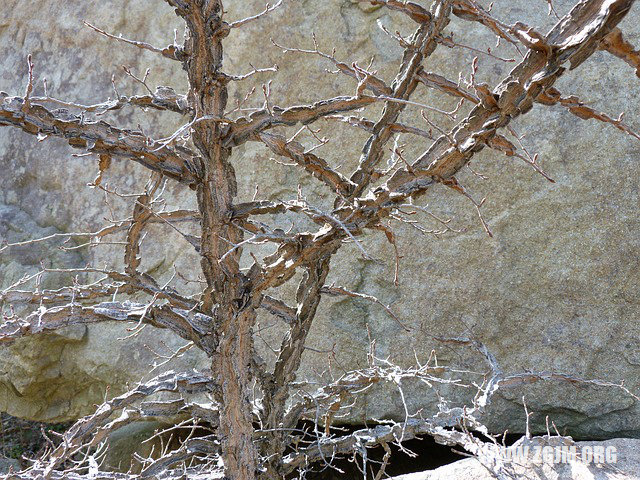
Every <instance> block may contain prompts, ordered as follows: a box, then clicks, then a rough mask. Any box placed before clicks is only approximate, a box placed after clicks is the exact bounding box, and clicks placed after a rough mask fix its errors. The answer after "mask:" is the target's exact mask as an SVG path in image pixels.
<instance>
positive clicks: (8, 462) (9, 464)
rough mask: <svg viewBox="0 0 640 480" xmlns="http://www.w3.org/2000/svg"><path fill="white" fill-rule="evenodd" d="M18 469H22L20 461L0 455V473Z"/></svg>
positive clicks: (17, 470)
mask: <svg viewBox="0 0 640 480" xmlns="http://www.w3.org/2000/svg"><path fill="white" fill-rule="evenodd" d="M20 470H22V467H21V466H20V462H19V461H18V460H16V459H15V458H5V457H0V473H9V472H10V471H13V472H19V471H20Z"/></svg>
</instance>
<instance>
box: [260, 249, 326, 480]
mask: <svg viewBox="0 0 640 480" xmlns="http://www.w3.org/2000/svg"><path fill="white" fill-rule="evenodd" d="M333 253H335V250H334V251H331V252H328V253H326V254H325V256H323V257H320V258H319V259H318V262H317V263H316V264H314V265H309V266H307V269H306V271H305V273H304V276H303V278H302V280H301V281H300V284H299V285H298V290H297V293H296V301H297V304H298V305H297V318H296V322H295V323H294V324H293V325H292V326H291V328H290V330H289V332H288V333H287V336H286V337H285V339H284V341H283V343H282V345H281V347H280V353H279V355H278V360H277V361H276V365H275V368H274V371H273V376H272V381H271V383H270V384H269V385H265V392H264V397H265V398H264V402H263V403H264V418H265V422H266V424H267V427H268V428H269V429H271V433H270V437H269V442H268V443H266V444H265V446H264V447H263V448H264V450H263V452H262V454H263V456H265V457H267V458H268V459H269V460H268V461H267V462H266V465H265V468H266V471H265V472H264V474H263V475H262V477H261V478H262V479H264V480H271V479H275V478H280V475H279V472H278V466H279V464H280V460H281V459H282V454H283V453H284V449H285V437H286V435H287V433H288V430H287V429H288V428H290V427H292V426H290V425H284V424H283V419H284V414H285V410H286V402H287V399H288V397H289V385H290V384H291V383H292V382H294V381H295V379H296V372H297V370H298V368H299V367H300V362H301V360H302V354H303V353H304V345H305V342H306V340H307V335H308V334H309V330H310V329H311V324H312V323H313V319H314V317H315V314H316V310H317V309H318V305H319V304H320V299H321V295H320V289H321V288H322V287H323V286H324V282H325V280H326V278H327V275H328V273H329V262H330V260H331V255H332V254H333Z"/></svg>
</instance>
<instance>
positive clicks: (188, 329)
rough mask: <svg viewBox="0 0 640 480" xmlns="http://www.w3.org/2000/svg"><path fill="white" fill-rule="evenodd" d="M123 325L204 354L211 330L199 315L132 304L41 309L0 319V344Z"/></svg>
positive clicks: (211, 323) (206, 319)
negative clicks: (162, 333) (169, 337)
mask: <svg viewBox="0 0 640 480" xmlns="http://www.w3.org/2000/svg"><path fill="white" fill-rule="evenodd" d="M109 321H114V322H127V323H136V324H143V323H144V324H148V325H151V326H154V327H156V328H167V329H169V330H171V331H172V332H174V333H176V334H177V335H178V336H180V337H181V338H183V339H185V340H188V341H192V342H194V343H195V344H196V345H197V346H198V347H199V348H201V349H202V350H204V351H205V352H206V351H207V350H209V347H208V346H207V344H206V343H204V340H206V339H207V336H208V335H210V332H211V330H213V329H214V328H215V324H216V322H215V320H214V319H212V318H211V317H208V316H206V315H202V314H200V313H191V312H189V311H187V310H180V309H174V308H170V307H169V306H167V305H162V306H153V305H150V304H141V303H132V302H103V303H99V304H97V305H93V306H83V305H80V304H68V305H63V306H55V307H51V308H46V307H44V306H41V307H40V308H39V309H38V310H36V311H35V312H33V313H31V314H29V315H27V316H26V317H25V318H24V319H22V318H18V317H16V316H6V315H3V323H2V324H1V325H0V344H4V345H8V344H11V343H13V342H14V341H15V340H17V339H19V338H22V337H25V336H29V335H37V334H41V333H47V332H53V331H55V330H58V329H60V328H63V327H67V326H71V325H90V324H93V323H100V322H109Z"/></svg>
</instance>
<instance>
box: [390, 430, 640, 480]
mask: <svg viewBox="0 0 640 480" xmlns="http://www.w3.org/2000/svg"><path fill="white" fill-rule="evenodd" d="M524 443H525V445H528V447H529V450H527V452H528V454H527V455H523V456H520V457H518V461H507V462H504V463H503V464H502V467H503V468H504V469H505V470H506V471H503V475H504V476H503V478H526V479H528V480H558V479H562V480H595V479H597V480H636V479H638V478H640V475H639V474H638V472H640V462H638V449H639V448H640V441H639V440H637V439H635V438H614V439H612V440H609V441H605V442H576V443H571V442H566V441H564V440H563V439H561V438H559V437H551V438H548V437H547V438H542V437H538V438H533V439H531V440H528V441H525V442H524ZM523 447H524V445H523ZM545 447H546V449H547V450H546V451H545V450H544V449H545ZM574 447H575V450H571V449H572V448H574ZM512 448H513V447H512ZM563 448H564V450H563ZM521 451H523V452H524V451H525V450H524V448H523V449H522V450H521ZM556 452H558V454H557V456H556ZM563 452H564V457H563ZM574 452H575V453H574ZM594 452H596V455H595V456H594ZM572 454H573V456H572ZM511 455H513V454H511ZM505 458H506V459H507V460H511V459H513V458H514V457H513V456H512V457H509V455H506V456H505ZM494 478H496V476H495V475H493V474H492V473H491V472H490V471H489V470H488V469H487V467H485V466H484V465H483V464H482V463H480V461H478V459H476V458H467V459H464V460H459V461H457V462H453V463H450V464H449V465H444V466H442V467H440V468H436V469H435V470H428V471H425V472H419V473H410V474H407V475H400V476H397V477H391V480H448V479H455V480H493V479H494Z"/></svg>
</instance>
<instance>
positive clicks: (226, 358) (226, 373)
mask: <svg viewBox="0 0 640 480" xmlns="http://www.w3.org/2000/svg"><path fill="white" fill-rule="evenodd" d="M222 14H223V6H222V1H221V0H208V1H202V2H193V3H191V4H190V6H189V11H188V12H186V15H185V19H186V21H187V25H188V27H189V37H188V39H187V51H189V52H190V58H189V60H188V61H187V73H188V75H189V84H190V87H191V90H190V92H189V96H190V99H191V101H192V103H193V104H194V106H195V112H196V118H195V119H194V120H196V121H195V122H194V124H193V134H192V139H193V142H194V144H195V145H196V147H197V148H198V150H199V151H200V152H201V154H202V156H203V158H204V160H203V165H202V171H203V178H202V179H201V181H200V182H199V183H198V186H197V190H196V193H197V197H198V209H199V210H200V214H201V216H202V221H201V228H202V232H201V243H200V254H201V262H200V263H201V267H202V272H203V274H204V277H205V279H206V281H207V288H206V290H205V293H204V295H203V298H202V306H201V308H202V309H203V310H204V311H205V312H208V313H210V314H211V315H212V316H213V317H214V318H215V319H216V322H215V323H216V324H217V325H218V327H217V328H216V331H212V332H211V335H210V336H209V338H208V339H207V341H208V342H209V343H210V346H211V347H212V350H213V351H214V354H213V355H212V365H211V370H212V375H213V382H214V392H215V393H214V394H215V397H216V401H217V402H218V403H219V405H220V427H219V438H220V447H221V456H222V460H223V462H224V468H225V476H226V477H227V478H229V479H231V480H252V479H254V478H255V477H256V469H257V464H258V458H257V453H256V449H255V447H254V445H253V422H252V408H251V402H250V386H251V359H252V352H253V345H252V336H251V329H252V327H253V325H254V323H255V318H256V313H255V305H254V302H252V300H251V294H250V281H249V279H248V278H247V277H246V276H245V275H244V274H242V272H240V266H239V260H240V255H241V249H240V248H238V249H235V250H232V249H234V248H235V245H237V244H239V243H240V242H241V241H242V238H243V232H242V230H241V229H240V228H238V227H237V226H236V225H234V224H233V223H232V222H231V218H232V215H231V211H232V202H233V199H234V197H235V196H236V177H235V172H234V170H233V167H232V166H231V164H230V163H229V157H230V156H231V149H230V148H226V147H224V146H223V145H222V135H223V132H222V129H221V127H220V123H219V122H218V119H220V118H222V117H224V113H225V108H226V105H227V82H228V77H227V76H226V75H225V74H224V73H223V72H222V59H223V49H222V39H223V38H224V37H225V36H226V35H227V34H228V33H229V29H228V26H226V24H225V23H224V22H223V20H222ZM230 251H231V252H230ZM229 252H230V253H229ZM227 253H228V254H227Z"/></svg>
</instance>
